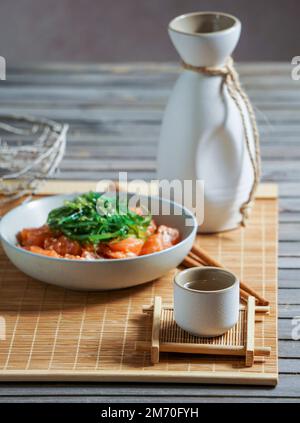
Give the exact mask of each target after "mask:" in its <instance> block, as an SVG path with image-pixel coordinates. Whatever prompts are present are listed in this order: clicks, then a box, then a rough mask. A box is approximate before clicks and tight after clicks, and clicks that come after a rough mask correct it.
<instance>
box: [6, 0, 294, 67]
mask: <svg viewBox="0 0 300 423" xmlns="http://www.w3.org/2000/svg"><path fill="white" fill-rule="evenodd" d="M0 6H1V8H0V55H2V56H4V57H5V58H6V59H7V62H8V64H9V63H10V64H12V63H18V62H24V61H26V62H31V61H93V62H103V61H151V60H158V61H160V60H176V59H177V56H176V53H175V51H174V50H173V47H172V46H171V43H170V42H169V39H168V36H167V32H166V28H167V24H168V22H169V21H170V20H171V19H172V18H173V17H175V16H176V15H178V14H181V13H184V12H191V11H196V10H220V11H226V12H229V13H232V14H235V15H236V16H237V17H239V18H240V19H241V21H242V23H243V33H242V38H241V41H240V44H239V46H238V48H237V51H236V54H235V57H236V58H237V59H238V60H261V61H264V60H274V61H277V60H278V61H279V60H285V61H290V60H291V57H292V56H295V55H300V1H299V0H252V1H250V0H0Z"/></svg>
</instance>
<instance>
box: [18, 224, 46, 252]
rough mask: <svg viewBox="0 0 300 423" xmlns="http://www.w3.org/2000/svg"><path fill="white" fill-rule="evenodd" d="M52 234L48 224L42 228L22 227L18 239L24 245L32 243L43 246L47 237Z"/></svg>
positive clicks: (27, 245)
mask: <svg viewBox="0 0 300 423" xmlns="http://www.w3.org/2000/svg"><path fill="white" fill-rule="evenodd" d="M49 236H52V231H51V229H50V228H49V226H48V225H44V226H41V227H40V228H27V229H22V231H21V232H19V233H18V236H17V238H18V241H19V243H20V244H21V245H22V246H23V247H29V246H31V245H33V246H38V247H41V248H43V247H44V242H45V239H46V238H48V237H49Z"/></svg>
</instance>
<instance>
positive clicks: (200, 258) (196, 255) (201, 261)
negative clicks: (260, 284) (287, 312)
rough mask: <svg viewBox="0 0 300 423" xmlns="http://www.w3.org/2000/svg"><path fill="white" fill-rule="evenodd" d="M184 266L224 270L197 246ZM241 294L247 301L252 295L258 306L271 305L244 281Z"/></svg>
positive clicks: (241, 284) (186, 259)
mask: <svg viewBox="0 0 300 423" xmlns="http://www.w3.org/2000/svg"><path fill="white" fill-rule="evenodd" d="M185 263H186V264H185ZM183 264H185V265H186V266H187V267H193V266H199V265H203V266H214V267H221V268H223V269H224V266H223V265H222V264H221V263H219V262H218V261H217V260H215V259H214V258H213V257H211V256H210V255H209V254H208V253H207V252H206V251H205V250H203V249H202V248H200V247H198V246H196V245H193V247H192V249H191V252H190V253H189V255H188V256H187V257H186V258H185V259H184V261H183ZM240 292H241V296H242V297H243V298H244V299H247V298H248V297H249V295H252V296H253V297H255V298H256V300H257V303H258V304H260V305H268V304H269V301H268V300H266V299H265V298H264V297H262V296H261V295H260V294H258V293H257V292H256V291H255V290H254V289H252V288H251V287H250V286H249V285H247V284H246V283H245V282H243V281H240Z"/></svg>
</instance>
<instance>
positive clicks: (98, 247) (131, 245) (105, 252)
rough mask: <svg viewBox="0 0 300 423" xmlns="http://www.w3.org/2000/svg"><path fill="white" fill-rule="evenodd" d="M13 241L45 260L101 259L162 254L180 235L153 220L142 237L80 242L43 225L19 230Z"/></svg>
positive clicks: (176, 241)
mask: <svg viewBox="0 0 300 423" xmlns="http://www.w3.org/2000/svg"><path fill="white" fill-rule="evenodd" d="M17 239H18V241H19V244H20V245H21V246H22V247H23V248H24V249H26V250H28V251H31V252H33V253H37V254H42V255H45V256H48V257H55V258H68V259H83V260H97V259H100V260H101V259H102V260H103V259H105V258H107V259H123V258H128V257H137V256H140V255H146V254H151V253H155V252H158V251H162V250H165V249H166V248H169V247H171V246H172V245H175V244H177V243H178V242H179V240H180V235H179V231H178V230H177V229H175V228H170V227H168V226H165V225H160V226H158V227H157V225H156V223H155V221H154V220H151V222H150V223H149V226H148V228H147V230H146V231H145V236H144V237H143V238H136V237H135V236H129V237H128V238H124V239H116V240H113V241H110V242H100V243H98V244H92V243H88V242H83V243H80V242H79V241H76V240H73V239H70V238H68V237H67V236H65V235H63V234H62V233H61V232H59V231H56V230H55V231H54V230H52V229H51V228H49V226H47V225H44V226H41V227H40V228H27V229H23V230H22V231H20V232H19V233H18V235H17Z"/></svg>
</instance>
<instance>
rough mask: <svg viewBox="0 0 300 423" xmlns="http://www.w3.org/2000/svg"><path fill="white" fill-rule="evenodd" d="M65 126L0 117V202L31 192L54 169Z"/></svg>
mask: <svg viewBox="0 0 300 423" xmlns="http://www.w3.org/2000/svg"><path fill="white" fill-rule="evenodd" d="M67 130H68V125H66V124H61V123H58V122H54V121H50V120H47V119H37V118H33V117H28V116H11V115H9V116H6V115H2V116H0V195H1V199H0V202H6V201H9V200H12V199H16V198H19V197H21V196H23V195H26V194H32V193H34V192H35V191H36V190H37V188H38V187H39V186H40V184H41V182H43V180H45V179H46V178H48V177H51V176H52V175H53V174H54V173H55V171H56V170H57V168H58V166H59V163H60V161H61V159H62V157H63V155H64V151H65V146H66V134H67Z"/></svg>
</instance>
